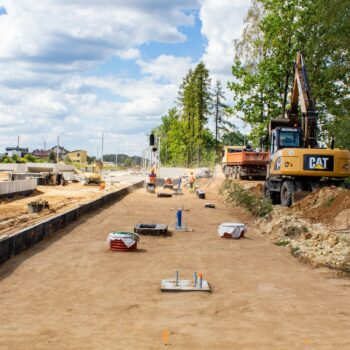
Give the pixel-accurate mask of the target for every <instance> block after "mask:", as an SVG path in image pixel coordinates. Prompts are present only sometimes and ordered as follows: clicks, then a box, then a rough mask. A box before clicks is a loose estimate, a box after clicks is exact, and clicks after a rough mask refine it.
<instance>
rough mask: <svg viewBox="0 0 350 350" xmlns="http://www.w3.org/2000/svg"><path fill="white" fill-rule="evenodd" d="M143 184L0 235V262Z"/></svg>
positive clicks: (141, 184) (141, 183) (111, 193)
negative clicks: (17, 230) (14, 231)
mask: <svg viewBox="0 0 350 350" xmlns="http://www.w3.org/2000/svg"><path fill="white" fill-rule="evenodd" d="M143 186H144V181H140V182H138V183H136V184H134V185H130V186H128V187H126V188H123V189H120V190H118V191H115V192H110V193H108V194H106V195H104V196H103V197H101V198H98V199H94V200H92V201H90V202H87V203H84V204H81V205H80V206H79V207H78V208H74V209H70V210H68V211H66V212H64V213H60V214H58V215H55V216H53V217H50V218H48V219H46V220H44V221H41V222H39V223H37V224H35V225H33V226H30V227H26V228H24V229H22V230H21V231H19V232H16V233H12V234H11V235H8V236H6V235H5V236H4V237H1V236H0V264H2V263H4V262H5V261H7V260H9V259H10V258H11V256H13V255H17V254H19V253H21V252H22V251H24V250H26V249H28V248H30V247H32V246H33V245H35V244H36V243H38V242H40V241H41V240H42V239H44V238H45V237H48V236H51V235H52V234H54V233H55V232H57V231H59V230H60V229H62V228H64V227H66V226H68V225H69V224H70V223H71V222H73V221H76V220H78V219H79V218H80V217H82V216H83V215H85V214H88V213H91V212H93V211H95V210H98V209H99V208H102V207H103V206H105V205H107V204H111V203H114V202H116V201H118V200H120V199H122V198H123V197H125V196H126V195H127V194H128V193H130V192H132V191H134V190H136V189H138V188H141V187H143Z"/></svg>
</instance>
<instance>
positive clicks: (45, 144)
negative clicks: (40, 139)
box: [44, 140, 46, 151]
mask: <svg viewBox="0 0 350 350" xmlns="http://www.w3.org/2000/svg"><path fill="white" fill-rule="evenodd" d="M44 151H46V140H44Z"/></svg>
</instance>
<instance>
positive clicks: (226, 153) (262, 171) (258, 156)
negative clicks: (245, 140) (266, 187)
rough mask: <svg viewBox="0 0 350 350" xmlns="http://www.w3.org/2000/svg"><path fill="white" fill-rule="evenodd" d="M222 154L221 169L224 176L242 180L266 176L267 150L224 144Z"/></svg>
mask: <svg viewBox="0 0 350 350" xmlns="http://www.w3.org/2000/svg"><path fill="white" fill-rule="evenodd" d="M222 156H223V157H222V171H223V173H224V174H225V177H226V178H228V177H233V178H234V179H242V180H248V179H252V180H258V179H261V180H264V179H265V178H266V172H267V165H268V164H269V152H256V151H254V150H253V149H251V148H247V147H246V146H225V147H224V148H223V151H222Z"/></svg>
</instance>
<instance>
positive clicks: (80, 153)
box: [67, 149, 87, 163]
mask: <svg viewBox="0 0 350 350" xmlns="http://www.w3.org/2000/svg"><path fill="white" fill-rule="evenodd" d="M67 156H68V158H69V160H70V161H71V162H74V163H86V162H87V152H86V151H84V150H82V149H79V150H76V151H72V152H69V153H68V154H67Z"/></svg>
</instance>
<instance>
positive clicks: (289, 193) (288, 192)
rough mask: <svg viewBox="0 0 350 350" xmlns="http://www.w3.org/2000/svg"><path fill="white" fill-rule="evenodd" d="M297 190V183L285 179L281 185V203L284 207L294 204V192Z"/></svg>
mask: <svg viewBox="0 0 350 350" xmlns="http://www.w3.org/2000/svg"><path fill="white" fill-rule="evenodd" d="M294 192H295V184H294V182H293V181H288V180H287V181H284V182H283V184H282V186H281V204H282V205H283V206H284V207H290V206H291V205H292V204H293V194H294Z"/></svg>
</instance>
